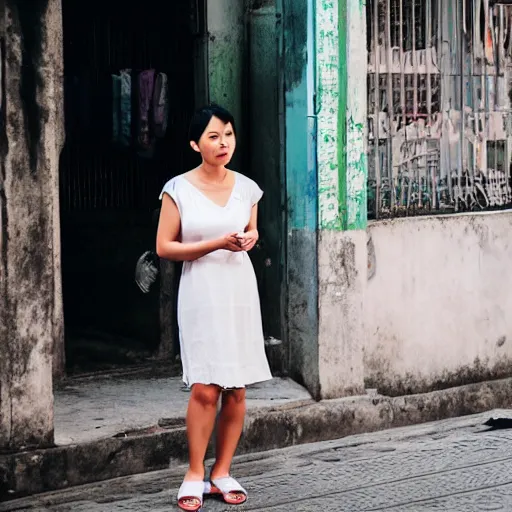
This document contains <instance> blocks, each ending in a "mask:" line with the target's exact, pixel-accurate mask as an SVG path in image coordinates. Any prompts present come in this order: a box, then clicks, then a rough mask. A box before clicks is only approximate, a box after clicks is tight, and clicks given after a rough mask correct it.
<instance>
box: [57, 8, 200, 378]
mask: <svg viewBox="0 0 512 512" xmlns="http://www.w3.org/2000/svg"><path fill="white" fill-rule="evenodd" d="M195 5H196V2H192V1H191V0H173V1H172V2H169V1H165V0H145V1H144V2H137V1H136V2H124V1H120V0H89V1H88V2H79V1H75V0H63V26H64V70H65V71H64V74H65V119H66V144H65V147H64V150H63V152H62V156H61V161H60V195H61V226H62V231H61V233H62V273H63V289H64V315H65V328H66V360H67V370H68V372H78V371H95V370H101V369H108V368H111V367H117V366H120V365H129V364H135V363H141V362H144V361H147V360H148V359H151V358H153V357H154V355H155V353H156V351H157V349H158V346H159V342H160V321H159V291H158V285H157V286H155V287H153V289H151V291H150V292H149V293H148V294H143V293H142V292H141V291H140V290H139V288H138V287H137V286H136V284H135V282H134V268H135V263H136V261H137V259H138V257H139V256H140V255H141V254H142V253H143V252H144V251H146V250H148V249H153V248H154V245H155V234H156V222H155V220H154V218H153V217H154V211H155V210H156V209H157V208H158V207H159V200H158V195H159V193H160V190H161V188H162V185H163V184H164V183H165V181H166V180H168V179H169V178H171V177H172V176H174V175H176V174H180V173H181V172H183V171H184V170H186V169H187V168H190V167H191V165H192V162H191V161H190V159H191V158H193V155H192V154H191V152H190V151H188V140H187V139H188V137H187V128H188V121H189V119H190V115H191V113H192V111H193V109H194V34H193V24H192V23H191V20H193V19H194V17H195V16H197V14H198V13H197V12H195V11H194V10H193V9H194V8H193V7H191V6H195ZM146 70H154V72H155V75H152V74H151V73H150V74H149V75H147V74H146V75H145V76H146V78H147V80H146V81H145V82H144V84H142V85H141V84H140V73H141V72H143V71H146ZM158 75H160V80H162V79H163V78H162V77H163V76H165V77H167V87H168V94H167V98H168V99H167V104H166V105H167V109H168V114H167V128H166V130H162V131H160V130H158V131H159V135H160V137H158V138H155V139H154V144H152V145H151V147H150V150H147V149H146V146H144V142H145V139H144V126H145V125H144V122H141V119H144V115H142V116H141V115H140V114H139V112H140V105H139V103H140V102H139V98H140V97H141V94H142V96H143V97H144V98H146V99H147V98H148V97H149V93H147V94H146V93H144V92H143V89H144V86H145V85H146V86H147V83H150V82H151V81H152V80H154V78H155V77H156V76H158ZM116 77H119V78H116ZM153 83H154V81H153ZM119 84H121V85H119ZM120 91H121V92H120ZM127 91H129V95H128V96H127ZM141 91H142V92H141ZM120 94H121V97H120ZM127 112H130V115H128V114H127ZM152 112H153V111H152V109H150V118H149V127H150V137H151V140H153V138H152V137H153V134H154V132H155V131H156V129H155V125H154V123H152V122H151V121H152V115H153V114H152ZM158 128H159V129H160V128H162V126H161V124H159V125H158Z"/></svg>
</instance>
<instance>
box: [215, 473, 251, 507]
mask: <svg viewBox="0 0 512 512" xmlns="http://www.w3.org/2000/svg"><path fill="white" fill-rule="evenodd" d="M211 483H212V486H211V490H210V493H211V494H222V497H223V498H224V501H225V502H226V503H229V504H230V505H241V504H242V503H245V502H246V501H247V491H246V490H245V489H244V488H243V487H242V486H241V485H240V484H239V483H238V482H237V481H236V480H235V479H234V478H232V477H230V476H225V477H223V478H213V479H212V480H211ZM230 495H231V497H230ZM233 495H234V496H236V498H233Z"/></svg>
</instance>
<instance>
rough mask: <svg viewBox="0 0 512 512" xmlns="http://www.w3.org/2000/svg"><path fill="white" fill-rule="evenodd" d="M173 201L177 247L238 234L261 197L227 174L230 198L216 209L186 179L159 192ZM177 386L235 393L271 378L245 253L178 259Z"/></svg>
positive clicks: (258, 191) (238, 176) (252, 186)
mask: <svg viewBox="0 0 512 512" xmlns="http://www.w3.org/2000/svg"><path fill="white" fill-rule="evenodd" d="M164 193H167V194H169V196H171V197H172V199H173V200H174V202H175V203H176V205H177V207H178V210H179V212H180V217H181V241H182V242H183V243H190V242H199V241H203V240H213V239H215V238H220V237H222V236H225V235H227V234H229V233H235V232H240V231H244V229H245V227H246V226H247V224H248V223H249V219H250V215H251V209H252V206H253V205H255V204H256V203H257V202H258V201H259V200H260V199H261V196H262V195H263V192H262V191H261V189H260V188H259V187H258V185H257V184H256V183H255V182H254V181H252V180H251V179H249V178H247V177H246V176H243V175H242V174H239V173H235V183H234V186H233V190H232V192H231V196H230V198H229V200H228V202H227V204H226V205H225V206H224V207H221V206H219V205H218V204H216V203H215V202H213V201H212V200H210V199H209V198H208V197H207V196H206V195H204V194H203V193H202V192H201V191H200V190H199V189H198V188H197V187H195V186H194V185H193V184H192V183H191V182H189V181H188V180H187V179H186V178H184V177H183V176H182V175H181V176H176V177H175V178H173V179H172V180H170V181H168V182H167V183H166V184H165V186H164V188H163V190H162V194H161V195H160V198H162V197H163V194H164ZM178 326H179V333H180V349H181V362H182V365H183V381H184V382H185V384H186V385H187V386H192V385H193V384H216V385H218V386H221V387H223V388H241V387H244V386H246V385H248V384H252V383H255V382H261V381H265V380H269V379H271V378H272V375H271V373H270V368H269V365H268V361H267V358H266V355H265V346H264V339H263V329H262V323H261V311H260V300H259V295H258V287H257V283H256V276H255V274H254V269H253V266H252V262H251V260H250V258H249V255H248V254H247V253H246V252H231V251H227V250H218V251H214V252H212V253H210V254H207V255H206V256H203V257H202V258H199V259H197V260H195V261H185V262H184V263H183V271H182V275H181V279H180V286H179V293H178Z"/></svg>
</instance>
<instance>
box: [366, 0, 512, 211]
mask: <svg viewBox="0 0 512 512" xmlns="http://www.w3.org/2000/svg"><path fill="white" fill-rule="evenodd" d="M367 23H368V39H367V48H368V65H369V69H368V83H369V88H368V112H369V116H368V120H369V148H370V169H369V182H368V200H369V201H368V209H369V213H370V216H371V217H372V218H379V217H390V216H399V215H417V214H422V213H429V212H444V213H452V212H460V211H481V210H485V209H493V208H494V209H496V208H503V207H508V206H511V205H512V181H511V172H510V168H511V164H512V144H511V142H512V124H511V122H510V119H511V112H512V103H511V98H512V94H511V91H512V37H511V35H512V6H503V5H501V6H500V5H496V6H492V5H491V2H490V1H489V0H449V1H446V2H441V1H440V0H413V1H405V0H368V6H367Z"/></svg>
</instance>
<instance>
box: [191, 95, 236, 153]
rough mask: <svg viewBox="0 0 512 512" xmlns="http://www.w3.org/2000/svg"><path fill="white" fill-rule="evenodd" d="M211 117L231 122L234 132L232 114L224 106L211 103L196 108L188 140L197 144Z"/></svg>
mask: <svg viewBox="0 0 512 512" xmlns="http://www.w3.org/2000/svg"><path fill="white" fill-rule="evenodd" d="M212 117H217V118H219V119H220V120H221V121H222V122H223V123H224V124H228V123H231V126H232V127H233V132H234V133H235V134H236V128H235V118H234V117H233V116H232V114H231V113H230V112H228V111H227V110H226V109H225V108H224V107H221V106H220V105H217V104H215V103H211V104H210V105H206V106H204V107H201V108H199V109H197V110H196V111H195V113H194V115H193V116H192V120H191V121H190V129H189V140H191V141H194V142H195V143H196V144H197V143H198V142H199V139H200V138H201V135H203V133H204V131H205V130H206V127H207V126H208V123H209V122H210V121H211V119H212Z"/></svg>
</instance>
